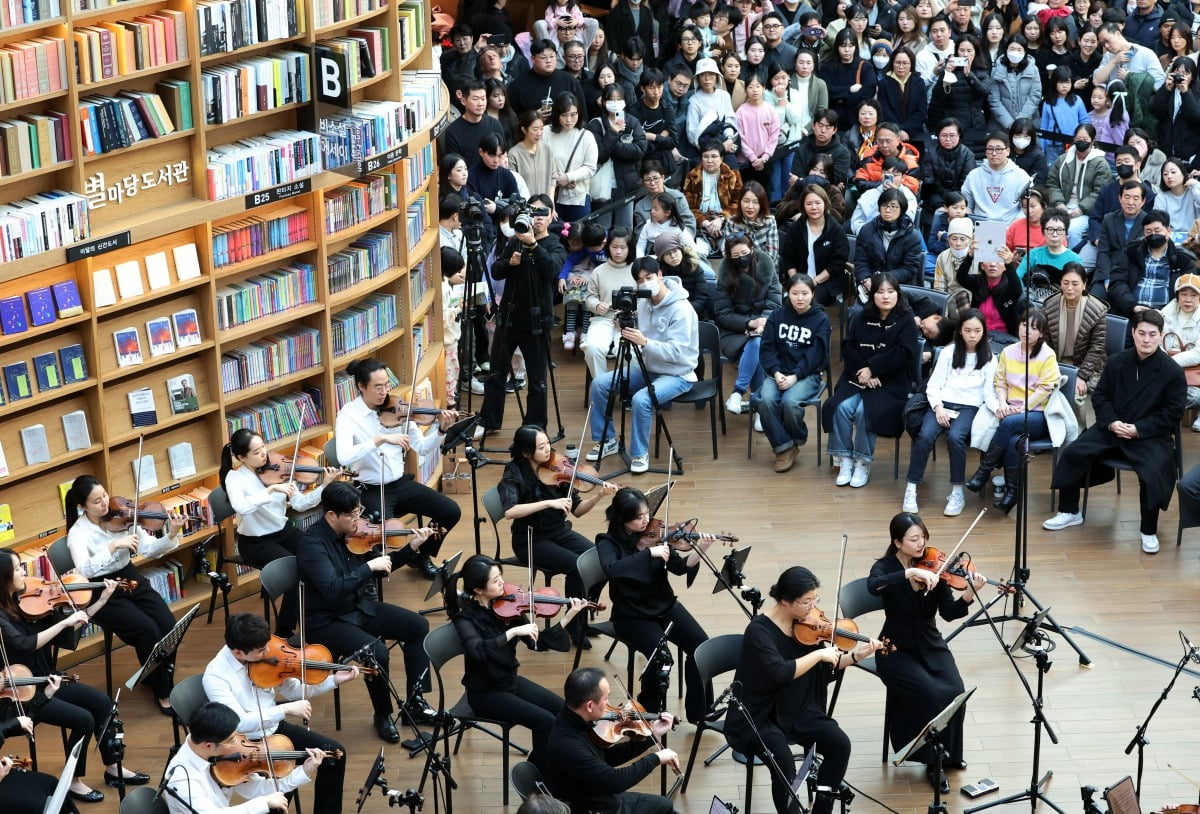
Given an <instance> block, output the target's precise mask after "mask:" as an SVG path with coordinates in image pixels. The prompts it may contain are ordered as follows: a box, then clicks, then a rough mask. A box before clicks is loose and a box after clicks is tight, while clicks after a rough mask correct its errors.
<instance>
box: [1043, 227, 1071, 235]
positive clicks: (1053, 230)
mask: <svg viewBox="0 0 1200 814" xmlns="http://www.w3.org/2000/svg"><path fill="white" fill-rule="evenodd" d="M1042 231H1043V232H1045V233H1046V234H1048V235H1061V234H1065V233H1066V231H1067V230H1066V229H1064V228H1063V227H1061V226H1047V227H1046V228H1045V229H1043V230H1042Z"/></svg>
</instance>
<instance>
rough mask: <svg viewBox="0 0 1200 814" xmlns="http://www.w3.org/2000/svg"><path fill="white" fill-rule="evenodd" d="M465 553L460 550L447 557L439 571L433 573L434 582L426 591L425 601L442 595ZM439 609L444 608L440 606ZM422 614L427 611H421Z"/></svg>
mask: <svg viewBox="0 0 1200 814" xmlns="http://www.w3.org/2000/svg"><path fill="white" fill-rule="evenodd" d="M462 555H463V553H462V552H461V551H460V552H458V553H457V554H455V555H453V556H452V557H449V558H447V559H446V560H444V561H443V562H442V564H441V565H439V566H438V569H437V573H436V574H434V575H433V582H431V583H429V590H428V591H426V592H425V601H426V602H428V601H429V600H431V599H433V598H434V597H435V596H441V593H442V591H443V590H444V589H445V587H446V583H448V582H449V581H450V578H451V577H452V576H454V572H455V571H456V570H457V569H458V561H459V560H461V559H462ZM437 610H443V609H442V608H438V609H437ZM421 613H422V614H424V613H427V611H421Z"/></svg>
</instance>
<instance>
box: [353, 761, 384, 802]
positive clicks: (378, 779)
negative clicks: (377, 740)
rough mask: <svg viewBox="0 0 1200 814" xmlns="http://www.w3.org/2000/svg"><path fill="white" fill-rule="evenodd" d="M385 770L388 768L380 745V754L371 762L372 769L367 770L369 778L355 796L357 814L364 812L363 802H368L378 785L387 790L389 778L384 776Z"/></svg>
mask: <svg viewBox="0 0 1200 814" xmlns="http://www.w3.org/2000/svg"><path fill="white" fill-rule="evenodd" d="M384 771H386V769H385V768H384V764H383V747H382V746H380V747H379V756H378V757H377V758H375V760H374V761H372V762H371V770H370V771H369V772H367V780H366V782H365V783H363V784H362V787H361V788H360V789H359V790H358V796H357V797H356V798H354V802H355V804H356V805H357V806H358V807H357V808H355V809H354V811H355V814H362V808H363V804H364V803H366V802H367V798H368V797H370V796H371V790H372V789H374V788H375V787H376V786H379V787H380V788H381V789H383V790H384V791H387V780H385V779H384V777H383V773H384Z"/></svg>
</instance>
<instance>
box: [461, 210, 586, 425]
mask: <svg viewBox="0 0 1200 814" xmlns="http://www.w3.org/2000/svg"><path fill="white" fill-rule="evenodd" d="M529 206H530V209H529V210H528V212H527V213H526V212H523V213H521V214H519V215H517V216H516V217H515V218H514V219H513V228H514V229H515V234H514V235H513V236H512V237H510V238H508V242H507V243H505V244H503V245H502V246H501V247H500V248H498V249H497V252H496V262H495V263H494V264H493V265H492V277H494V278H495V279H497V280H504V281H505V284H504V298H503V300H502V302H501V304H500V314H499V323H498V324H497V326H496V336H495V339H494V340H493V342H492V376H491V378H490V379H488V382H487V386H486V388H485V391H484V396H483V409H482V411H481V416H482V422H481V424H480V426H481V427H482V428H483V429H484V430H485V431H487V432H493V431H495V430H498V429H500V427H501V425H502V424H503V423H504V395H505V391H504V385H505V383H506V382H507V381H508V374H509V371H510V368H511V366H512V355H513V351H514V350H516V349H517V348H520V349H521V353H522V354H523V355H524V357H525V367H526V376H528V382H529V401H528V402H527V403H526V405H525V422H524V423H526V424H536V425H538V426H545V424H546V365H547V364H548V361H549V359H548V356H547V348H548V347H549V343H548V342H547V341H546V332H547V331H549V330H550V328H551V326H552V325H553V319H554V312H553V305H552V303H553V302H554V282H555V280H556V279H557V277H558V272H559V269H561V268H562V267H563V263H565V262H566V259H567V252H566V249H564V248H563V245H562V242H561V241H560V240H559V238H558V236H557V235H551V234H550V233H549V231H548V230H549V228H550V214H551V206H552V205H551V202H550V197H549V196H547V195H534V196H533V197H532V198H530V199H529Z"/></svg>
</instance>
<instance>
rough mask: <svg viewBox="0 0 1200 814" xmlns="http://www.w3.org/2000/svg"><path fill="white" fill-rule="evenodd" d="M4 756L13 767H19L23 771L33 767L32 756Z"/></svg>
mask: <svg viewBox="0 0 1200 814" xmlns="http://www.w3.org/2000/svg"><path fill="white" fill-rule="evenodd" d="M5 757H7V758H8V760H9V762H10V763H12V767H13V768H14V769H20V770H21V771H23V772H28V771H31V770H32V769H33V758H31V757H18V756H17V755H5Z"/></svg>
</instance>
